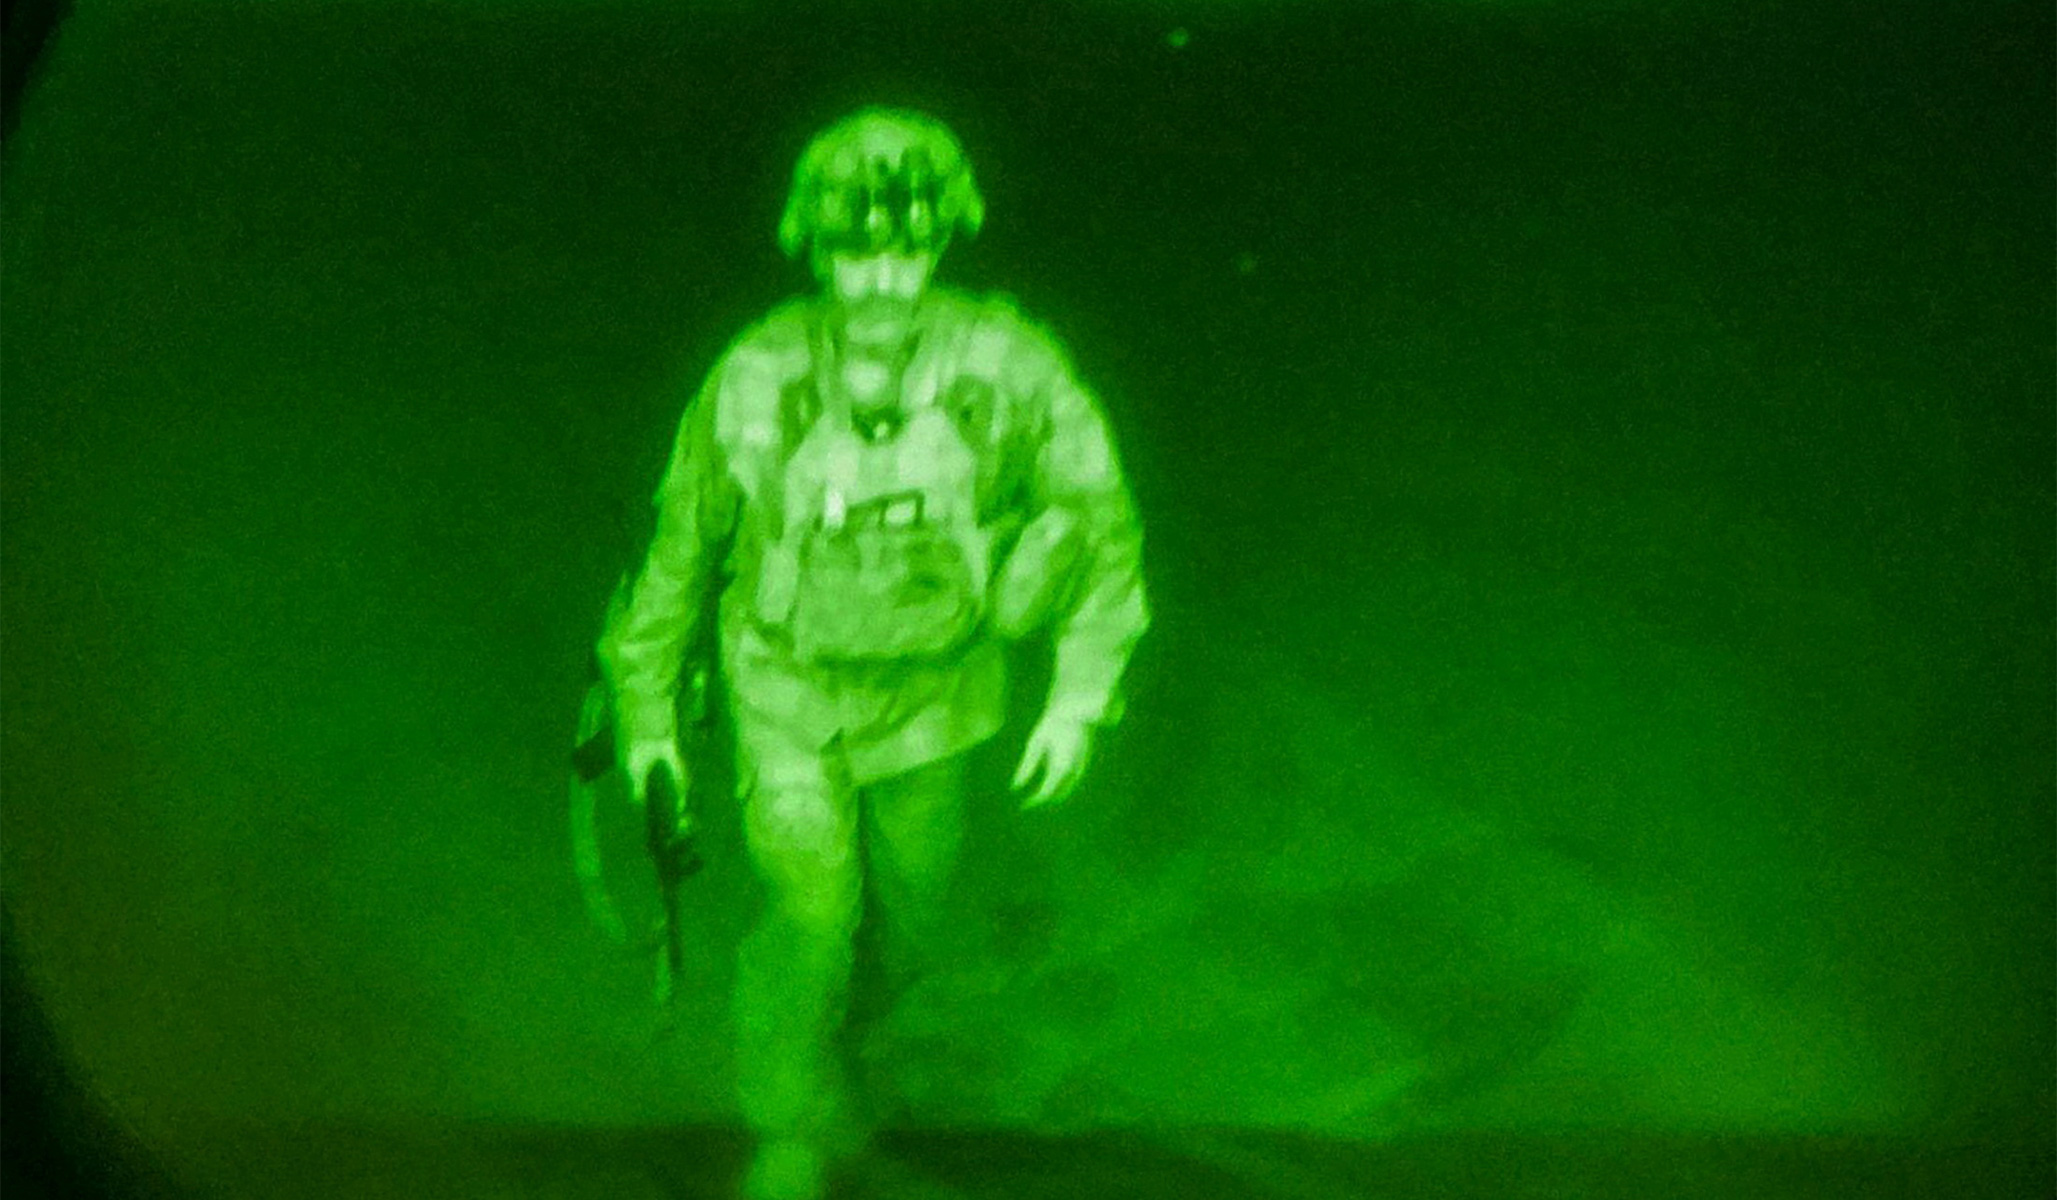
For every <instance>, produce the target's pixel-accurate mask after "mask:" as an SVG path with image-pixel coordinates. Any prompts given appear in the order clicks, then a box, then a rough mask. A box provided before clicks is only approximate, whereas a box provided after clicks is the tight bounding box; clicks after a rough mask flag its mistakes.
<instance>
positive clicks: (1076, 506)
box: [1032, 339, 1150, 725]
mask: <svg viewBox="0 0 2057 1200" xmlns="http://www.w3.org/2000/svg"><path fill="white" fill-rule="evenodd" d="M1039 340H1040V341H1042V343H1043V344H1042V345H1040V346H1038V347H1036V351H1037V352H1036V353H1035V354H1034V358H1035V359H1038V360H1040V361H1039V362H1038V363H1036V368H1035V373H1036V374H1037V375H1038V376H1040V381H1039V382H1040V387H1039V390H1040V392H1041V395H1042V398H1043V406H1042V407H1043V412H1044V420H1043V422H1042V428H1041V435H1042V436H1041V438H1040V444H1039V446H1038V448H1037V453H1036V460H1035V476H1034V483H1033V487H1032V492H1033V495H1034V499H1035V501H1036V502H1037V507H1038V508H1040V507H1042V506H1045V505H1056V506H1061V507H1063V508H1065V509H1067V510H1069V511H1070V512H1071V513H1072V514H1073V515H1074V516H1076V517H1077V518H1078V521H1079V528H1080V531H1081V533H1082V535H1083V541H1084V548H1083V554H1082V562H1081V570H1080V577H1079V580H1078V586H1077V587H1076V589H1075V590H1073V591H1072V593H1071V595H1070V597H1069V598H1068V599H1069V603H1068V604H1067V605H1066V607H1065V608H1064V609H1063V610H1062V611H1060V612H1059V613H1058V614H1057V620H1056V624H1055V629H1054V641H1055V651H1056V661H1055V663H1054V666H1053V670H1052V674H1051V681H1050V697H1049V708H1048V711H1050V712H1054V713H1062V714H1066V715H1070V716H1075V717H1077V718H1078V719H1080V720H1083V721H1087V722H1090V723H1093V724H1100V725H1111V724H1113V723H1115V722H1116V721H1119V720H1120V719H1121V715H1122V711H1123V708H1124V702H1123V697H1122V693H1121V678H1122V675H1123V673H1124V672H1125V671H1126V670H1127V668H1128V662H1129V657H1130V655H1131V654H1133V653H1134V651H1135V647H1136V643H1137V642H1138V641H1139V640H1141V638H1142V636H1143V633H1144V632H1145V631H1146V630H1147V629H1148V628H1149V626H1150V609H1149V600H1148V597H1147V596H1146V594H1145V592H1144V586H1143V531H1142V525H1141V523H1140V522H1139V521H1138V519H1137V515H1136V509H1135V504H1134V502H1133V500H1132V499H1131V497H1130V495H1129V489H1128V483H1127V481H1126V480H1125V479H1124V478H1123V476H1122V471H1121V460H1120V455H1119V454H1118V452H1117V450H1116V447H1115V445H1114V439H1113V436H1112V434H1111V433H1110V432H1109V430H1108V427H1107V420H1106V417H1105V415H1104V414H1103V413H1102V412H1101V409H1100V405H1099V402H1098V401H1097V400H1095V399H1094V398H1093V396H1092V394H1091V393H1090V392H1088V391H1087V390H1086V389H1085V387H1084V386H1083V385H1082V384H1080V382H1079V381H1078V378H1077V376H1076V374H1075V373H1074V372H1073V371H1072V369H1071V366H1070V364H1069V361H1068V360H1067V358H1066V357H1065V356H1064V354H1063V353H1062V351H1061V349H1059V348H1058V347H1057V346H1056V345H1055V343H1054V342H1053V341H1050V340H1048V339H1039Z"/></svg>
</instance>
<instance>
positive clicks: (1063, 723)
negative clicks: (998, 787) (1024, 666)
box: [1014, 713, 1093, 811]
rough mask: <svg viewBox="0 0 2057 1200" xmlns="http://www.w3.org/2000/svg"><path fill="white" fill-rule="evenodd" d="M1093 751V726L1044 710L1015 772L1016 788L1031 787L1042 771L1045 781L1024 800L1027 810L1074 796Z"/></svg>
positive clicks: (1023, 803)
mask: <svg viewBox="0 0 2057 1200" xmlns="http://www.w3.org/2000/svg"><path fill="white" fill-rule="evenodd" d="M1092 753H1093V728H1092V726H1090V725H1088V724H1086V723H1085V722H1083V721H1079V720H1076V719H1074V718H1070V717H1060V716H1055V715H1052V714H1048V713H1046V714H1044V716H1043V719H1042V720H1040V721H1038V722H1036V727H1035V729H1034V731H1032V732H1031V733H1030V734H1029V739H1028V749H1027V750H1025V751H1024V752H1023V753H1022V756H1021V766H1020V767H1018V768H1016V769H1015V772H1014V789H1015V790H1016V791H1020V790H1021V789H1022V788H1024V787H1027V786H1028V783H1029V780H1031V779H1033V778H1035V776H1036V773H1037V772H1038V771H1041V772H1042V777H1043V781H1042V784H1041V786H1039V787H1037V788H1036V790H1035V793H1034V794H1033V795H1031V796H1029V797H1027V798H1026V799H1024V800H1022V802H1021V807H1022V809H1023V811H1026V810H1028V809H1031V808H1041V807H1042V806H1043V805H1045V804H1054V803H1056V802H1058V801H1060V800H1063V799H1065V798H1066V797H1068V796H1070V795H1071V793H1072V789H1074V788H1076V787H1077V786H1078V784H1079V780H1080V779H1082V778H1083V777H1084V776H1085V773H1086V760H1087V759H1088V758H1091V757H1092Z"/></svg>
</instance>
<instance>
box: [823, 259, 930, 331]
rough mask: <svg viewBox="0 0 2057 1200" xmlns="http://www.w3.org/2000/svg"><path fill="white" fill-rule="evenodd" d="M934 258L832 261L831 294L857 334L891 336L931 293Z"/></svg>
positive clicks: (830, 260) (830, 262)
mask: <svg viewBox="0 0 2057 1200" xmlns="http://www.w3.org/2000/svg"><path fill="white" fill-rule="evenodd" d="M935 269H936V256H935V255H934V254H930V253H926V252H922V253H901V252H895V251H887V252H885V253H882V254H866V255H861V256H860V255H851V254H837V255H834V256H832V257H831V258H830V259H829V280H828V282H829V291H830V292H831V293H832V294H833V295H834V297H835V300H836V303H837V304H839V305H840V306H841V307H842V309H843V312H844V314H845V316H846V318H847V321H848V324H849V326H850V328H851V331H852V332H853V333H862V332H872V333H878V334H888V333H891V332H893V331H894V330H895V329H896V328H898V327H903V326H905V324H906V323H907V321H908V320H909V319H910V318H912V317H913V315H914V307H915V305H916V304H918V303H920V301H921V295H922V293H923V292H925V291H927V290H928V285H929V277H930V276H931V275H932V274H934V273H935Z"/></svg>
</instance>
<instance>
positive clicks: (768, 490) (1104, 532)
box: [599, 108, 1149, 1200]
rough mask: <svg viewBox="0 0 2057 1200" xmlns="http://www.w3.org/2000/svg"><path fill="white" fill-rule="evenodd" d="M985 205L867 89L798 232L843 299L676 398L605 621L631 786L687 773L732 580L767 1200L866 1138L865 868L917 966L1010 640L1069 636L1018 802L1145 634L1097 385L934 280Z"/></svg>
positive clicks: (905, 972) (826, 137)
mask: <svg viewBox="0 0 2057 1200" xmlns="http://www.w3.org/2000/svg"><path fill="white" fill-rule="evenodd" d="M984 215H985V204H984V201H983V199H982V198H981V196H980V195H979V191H978V188H977V186H976V185H975V183H974V181H973V179H972V173H971V168H970V165H969V164H968V163H967V162H966V161H965V158H964V155H963V152H962V150H961V148H960V146H959V144H958V142H957V140H956V139H955V138H954V137H953V136H952V135H951V134H950V132H949V131H948V130H947V129H945V128H944V127H943V126H942V125H940V124H939V123H937V122H936V121H934V120H932V119H931V118H929V117H926V116H923V115H921V114H919V113H914V112H907V111H900V110H888V109H878V108H870V109H865V110H863V111H861V112H858V113H856V114H855V115H853V116H851V117H849V118H847V119H845V120H843V121H841V122H839V123H837V124H836V125H834V126H833V127H831V128H830V129H828V130H826V131H825V132H823V133H821V134H820V135H819V136H817V137H816V138H815V139H814V140H813V142H811V143H810V144H809V145H808V147H807V149H806V151H805V153H804V154H803V156H802V157H801V160H800V162H799V165H798V167H797V168H796V169H795V171H794V176H793V186H792V192H791V195H790V198H789V199H788V201H787V203H786V208H785V214H784V217H783V219H782V220H781V222H780V225H779V240H780V244H781V246H782V247H783V249H784V250H785V252H786V253H787V255H788V256H791V257H799V256H802V255H804V256H805V257H806V259H807V261H808V263H809V265H810V266H811V267H812V269H813V273H814V276H815V278H816V279H817V280H818V281H819V282H820V284H821V285H822V293H821V294H820V295H818V296H810V297H805V298H801V299H796V300H793V301H790V302H788V303H786V304H784V305H782V306H780V307H779V308H777V309H776V310H774V311H773V312H772V313H771V315H770V316H768V317H767V318H765V319H764V320H763V321H761V322H759V323H758V324H757V325H755V326H754V327H752V328H751V329H749V330H748V331H747V332H745V333H744V334H743V335H742V336H741V337H739V338H738V339H737V340H736V341H735V343H734V344H733V345H731V346H730V348H729V349H728V350H727V352H726V353H725V354H724V355H723V356H722V358H721V359H720V361H719V363H718V364H717V365H716V366H715V368H714V370H713V371H712V373H711V374H710V376H709V377H708V379H707V381H706V383H705V385H704V386H703V387H702V388H701V389H700V392H699V394H698V395H697V396H696V397H695V399H694V400H693V401H692V403H691V404H690V406H689V407H688V408H687V410H686V413H685V416H684V419H683V420H682V422H681V424H680V427H679V431H678V436H677V439H676V441H675V443H674V446H673V449H672V454H671V458H670V462H669V465H668V467H667V468H666V471H665V474H664V479H663V482H662V484H661V485H660V486H659V488H658V490H657V494H656V498H655V503H656V518H657V519H656V531H655V534H654V536H653V538H652V541H651V544H650V548H649V553H648V555H647V557H646V559H645V561H644V563H643V566H642V569H641V571H640V573H639V574H638V575H637V576H636V577H635V579H634V581H633V584H632V585H631V586H630V587H629V589H628V591H627V592H626V594H625V598H624V600H623V602H622V603H621V604H619V605H618V606H617V607H616V609H615V610H614V612H613V614H612V616H611V617H610V620H609V623H608V626H607V628H606V630H605V632H604V633H603V635H602V637H601V641H600V646H599V651H600V659H601V663H602V666H603V669H604V671H605V672H606V677H607V681H608V685H609V687H610V688H611V691H612V695H613V702H614V709H615V712H616V714H617V742H616V744H617V746H618V748H619V753H620V756H621V765H622V766H623V767H624V768H625V769H626V771H627V773H628V776H629V778H630V779H631V780H633V781H634V785H633V786H634V787H635V788H636V789H637V792H638V796H637V799H638V802H639V803H640V802H641V800H642V795H641V793H642V790H643V788H644V786H645V783H644V781H645V780H646V779H647V778H648V777H649V773H650V772H651V771H652V770H653V769H658V770H668V771H670V772H671V773H672V775H673V777H674V780H675V782H676V783H677V784H678V785H679V787H680V790H681V793H682V794H683V792H684V789H685V785H686V783H687V782H688V775H687V766H686V763H685V762H684V761H683V758H682V755H681V753H680V750H679V742H678V728H677V717H676V712H677V698H678V686H679V679H680V674H681V668H682V657H683V655H684V654H685V651H686V648H687V647H688V646H689V645H690V644H692V642H693V639H694V638H695V636H696V634H697V633H698V632H699V631H697V630H696V629H695V625H696V623H697V622H698V621H699V620H700V619H701V618H700V616H699V614H700V613H701V611H702V605H701V600H702V598H703V597H708V589H716V590H717V592H718V596H719V598H718V604H717V607H716V612H717V616H716V618H715V620H716V624H717V629H716V631H714V633H715V640H716V641H717V642H718V644H719V647H720V650H719V654H720V668H721V679H722V682H723V686H724V687H725V689H726V692H725V695H726V698H727V701H728V708H729V711H730V713H731V715H732V719H733V726H734V731H735V752H736V766H737V770H736V776H737V781H738V787H737V799H738V801H739V802H740V803H741V804H742V806H743V828H744V833H745V837H746V840H747V844H748V847H749V854H750V858H751V861H752V863H753V865H754V867H755V869H756V871H757V872H758V874H759V875H760V877H761V878H762V879H763V880H764V882H765V884H766V885H767V888H768V893H769V898H768V902H767V905H766V909H765V911H764V913H763V915H762V917H761V919H760V920H759V922H758V924H757V925H756V927H755V929H754V930H753V931H752V932H751V933H750V934H749V935H748V937H747V938H746V939H745V941H744V943H743V945H742V947H741V950H740V953H739V958H738V963H737V977H736V984H735V992H734V996H733V1004H734V1016H735V1020H736V1026H737V1038H738V1044H737V1067H738V1090H739V1093H740V1097H739V1098H740V1101H741V1106H742V1109H743V1113H744V1116H745V1118H746V1119H747V1121H748V1122H749V1124H750V1126H751V1128H752V1130H753V1132H754V1133H755V1134H756V1135H757V1138H758V1147H757V1152H756V1156H755V1159H754V1160H753V1162H752V1164H751V1168H750V1173H749V1176H748V1178H747V1180H746V1182H745V1192H746V1194H747V1195H748V1196H749V1197H750V1198H751V1200H811V1198H813V1197H817V1196H820V1195H822V1194H823V1190H824V1188H825V1186H826V1184H825V1178H826V1176H827V1175H828V1174H829V1173H830V1172H831V1171H833V1170H834V1169H835V1168H836V1167H837V1166H838V1165H839V1164H841V1163H844V1162H847V1161H850V1160H853V1159H855V1158H857V1157H858V1156H860V1155H861V1153H862V1151H863V1148H864V1144H865V1142H866V1140H867V1139H868V1136H869V1130H868V1128H867V1126H868V1124H869V1122H868V1120H867V1118H866V1117H864V1116H863V1115H862V1114H861V1112H860V1109H861V1106H860V1105H858V1104H856V1103H855V1102H853V1100H852V1099H851V1097H850V1095H849V1092H848V1087H847V1084H846V1082H845V1079H844V1069H843V1066H842V1064H841V1063H840V1061H839V1057H838V1055H837V1053H836V1051H835V1049H834V1044H835V1043H834V1038H835V1035H836V1032H837V1030H838V1028H839V1027H840V1026H841V1024H842V1022H843V1019H844V1015H845V1012H846V1008H847V995H848V988H849V979H850V973H851V962H852V953H853V951H852V947H853V938H854V935H855V933H856V929H857V925H858V922H859V918H860V915H861V912H862V897H863V882H864V875H863V872H864V871H866V870H867V869H868V870H869V871H870V872H871V875H872V882H873V887H874V889H875V892H876V894H877V896H878V900H879V908H880V911H881V913H882V915H883V916H884V919H885V925H886V929H885V933H886V941H885V955H884V962H885V966H886V969H887V974H888V978H889V980H893V981H895V982H896V984H897V985H899V986H904V985H905V983H906V982H907V981H908V980H909V979H911V978H913V977H914V975H915V974H916V973H917V972H918V969H919V964H920V963H921V962H923V961H924V957H925V955H924V952H925V951H929V950H932V949H933V948H934V947H935V946H936V944H937V941H938V936H939V933H940V932H942V931H943V922H945V921H946V920H947V914H945V913H943V912H942V911H940V908H939V901H940V900H941V897H942V895H943V892H944V889H945V886H946V884H947V883H948V881H949V879H950V873H951V868H952V864H953V861H954V859H955V857H956V852H957V849H958V844H959V841H960V808H961V804H962V801H961V798H960V781H961V778H962V773H963V760H964V757H965V754H966V752H967V751H969V750H971V749H972V748H974V747H975V746H977V745H978V744H980V743H981V742H983V741H985V740H987V739H989V738H991V737H992V736H993V735H994V734H995V733H997V732H998V731H999V729H1000V726H1001V724H1002V717H1003V708H1004V703H1005V700H1004V697H1005V687H1006V667H1007V662H1006V649H1007V646H1008V644H1009V643H1011V642H1015V641H1019V640H1022V639H1024V638H1027V637H1029V636H1031V635H1033V634H1037V633H1038V632H1047V634H1048V641H1049V644H1050V645H1051V646H1052V647H1053V649H1054V655H1055V658H1054V662H1053V666H1052V673H1051V684H1050V688H1049V694H1048V698H1047V702H1046V703H1045V705H1044V708H1043V710H1042V715H1041V718H1040V720H1039V721H1038V722H1037V724H1036V725H1035V727H1034V730H1033V732H1032V733H1030V735H1029V738H1028V743H1027V747H1026V749H1025V751H1024V753H1023V755H1022V758H1021V761H1020V766H1019V768H1018V769H1017V771H1016V772H1015V776H1014V782H1013V786H1014V787H1015V788H1016V789H1017V790H1018V791H1025V792H1027V795H1026V796H1025V798H1024V799H1023V800H1022V801H1021V803H1022V807H1023V808H1024V809H1028V808H1035V807H1038V806H1041V805H1045V804H1050V803H1053V802H1056V801H1059V800H1061V799H1062V798H1063V797H1065V796H1066V795H1068V794H1069V793H1070V792H1071V790H1072V789H1073V788H1074V787H1075V786H1076V784H1077V783H1078V781H1079V778H1080V775H1081V773H1082V772H1083V771H1084V769H1085V767H1086V763H1087V760H1088V757H1089V754H1090V752H1091V750H1092V747H1093V744H1094V740H1095V738H1096V737H1097V736H1099V735H1100V734H1101V733H1102V732H1103V731H1104V730H1106V729H1107V727H1109V726H1110V725H1112V724H1113V723H1114V722H1115V721H1116V720H1118V719H1119V717H1120V715H1121V709H1122V702H1121V693H1120V690H1119V684H1120V681H1121V677H1122V674H1123V672H1124V670H1125V668H1126V665H1127V663H1128V660H1129V656H1130V654H1131V652H1132V650H1133V649H1134V647H1135V645H1136V642H1137V640H1138V639H1139V638H1140V637H1141V636H1142V634H1143V632H1144V630H1145V628H1146V627H1147V625H1148V624H1149V613H1148V607H1147V603H1146V600H1145V596H1144V590H1143V580H1142V565H1141V554H1142V537H1141V531H1140V529H1139V527H1138V524H1137V520H1136V515H1135V511H1134V508H1133V506H1132V503H1131V501H1130V497H1129V494H1128V490H1127V486H1126V484H1125V483H1124V481H1123V478H1122V475H1121V471H1120V466H1119V461H1118V458H1117V455H1116V452H1115V447H1114V444H1113V442H1112V440H1111V438H1110V436H1109V433H1108V429H1107V425H1106V422H1105V420H1104V418H1103V416H1102V414H1101V412H1100V409H1099V406H1098V404H1097V402H1096V401H1095V400H1094V399H1093V397H1092V396H1091V394H1090V393H1089V392H1087V391H1086V389H1085V388H1084V387H1083V386H1082V385H1081V384H1080V382H1079V381H1078V380H1077V378H1076V377H1075V376H1074V375H1073V373H1072V369H1071V366H1070V364H1069V363H1068V361H1067V359H1066V356H1065V354H1064V352H1063V350H1062V349H1061V347H1060V346H1059V345H1058V343H1057V342H1056V340H1055V339H1054V338H1053V337H1051V335H1050V334H1048V333H1046V332H1044V331H1043V330H1042V329H1041V328H1039V327H1038V326H1036V325H1034V324H1032V323H1031V322H1029V321H1028V320H1026V319H1025V318H1024V317H1023V316H1022V315H1021V314H1020V313H1019V312H1018V311H1016V309H1015V308H1014V306H1013V305H1012V304H1011V303H1010V302H1009V301H1007V300H1006V299H1004V298H1000V297H980V296H972V295H968V294H965V293H962V292H959V291H956V290H953V289H949V288H944V287H934V286H931V277H932V275H933V273H934V271H935V267H936V263H937V260H938V259H939V258H940V257H941V255H942V253H943V251H944V250H945V248H947V247H948V245H949V243H950V241H951V239H952V237H953V236H955V235H957V234H959V233H962V234H964V235H967V236H969V235H971V234H974V233H976V232H977V230H978V228H979V226H980V224H981V222H982V221H983V219H984ZM1031 784H1033V785H1034V788H1033V791H1029V790H1028V789H1029V787H1030V785H1031ZM867 860H868V861H867Z"/></svg>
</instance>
